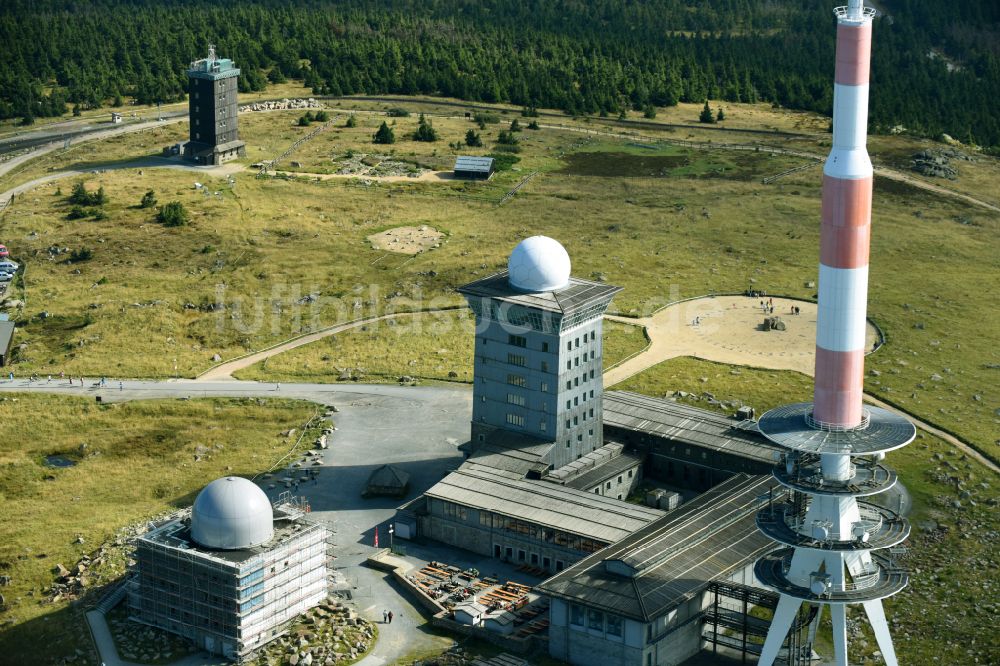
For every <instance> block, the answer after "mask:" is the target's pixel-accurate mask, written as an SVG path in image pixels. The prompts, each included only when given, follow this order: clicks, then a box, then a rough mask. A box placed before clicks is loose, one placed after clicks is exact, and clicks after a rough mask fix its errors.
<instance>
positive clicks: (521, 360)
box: [507, 352, 528, 367]
mask: <svg viewBox="0 0 1000 666" xmlns="http://www.w3.org/2000/svg"><path fill="white" fill-rule="evenodd" d="M507 362H508V363H510V364H511V365H520V366H522V367H523V366H525V365H527V364H528V360H527V359H526V358H525V357H524V356H522V355H521V354H511V353H510V352H507Z"/></svg>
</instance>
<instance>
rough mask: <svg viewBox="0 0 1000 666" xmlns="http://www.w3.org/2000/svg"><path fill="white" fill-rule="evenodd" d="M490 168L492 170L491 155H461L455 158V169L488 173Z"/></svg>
mask: <svg viewBox="0 0 1000 666" xmlns="http://www.w3.org/2000/svg"><path fill="white" fill-rule="evenodd" d="M492 170H493V158H492V157H471V156H462V157H459V158H457V159H456V160H455V171H473V172H476V173H489V172H490V171H492Z"/></svg>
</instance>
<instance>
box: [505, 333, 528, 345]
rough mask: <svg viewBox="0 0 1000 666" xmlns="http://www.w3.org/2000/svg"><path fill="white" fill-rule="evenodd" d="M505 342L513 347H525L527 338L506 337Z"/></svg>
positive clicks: (521, 336)
mask: <svg viewBox="0 0 1000 666" xmlns="http://www.w3.org/2000/svg"><path fill="white" fill-rule="evenodd" d="M507 342H508V343H510V344H512V345H514V346H515V347H527V346H528V338H526V337H524V336H523V335H508V336H507Z"/></svg>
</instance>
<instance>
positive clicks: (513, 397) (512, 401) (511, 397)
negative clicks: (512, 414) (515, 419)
mask: <svg viewBox="0 0 1000 666" xmlns="http://www.w3.org/2000/svg"><path fill="white" fill-rule="evenodd" d="M507 404H509V405H517V406H519V407H524V396H523V395H518V394H516V393H508V394H507Z"/></svg>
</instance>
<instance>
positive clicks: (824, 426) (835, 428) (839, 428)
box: [806, 409, 872, 453]
mask: <svg viewBox="0 0 1000 666" xmlns="http://www.w3.org/2000/svg"><path fill="white" fill-rule="evenodd" d="M871 420H872V415H871V412H869V411H868V410H867V409H862V410H861V423H859V424H858V425H856V426H844V425H840V424H837V423H827V422H826V421H817V420H816V419H815V418H814V417H813V413H812V412H809V413H808V414H806V425H808V426H809V427H810V428H814V429H816V430H823V431H825V432H852V431H854V430H864V429H865V428H867V427H868V424H870V423H871ZM845 453H847V452H846V451H845Z"/></svg>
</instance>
